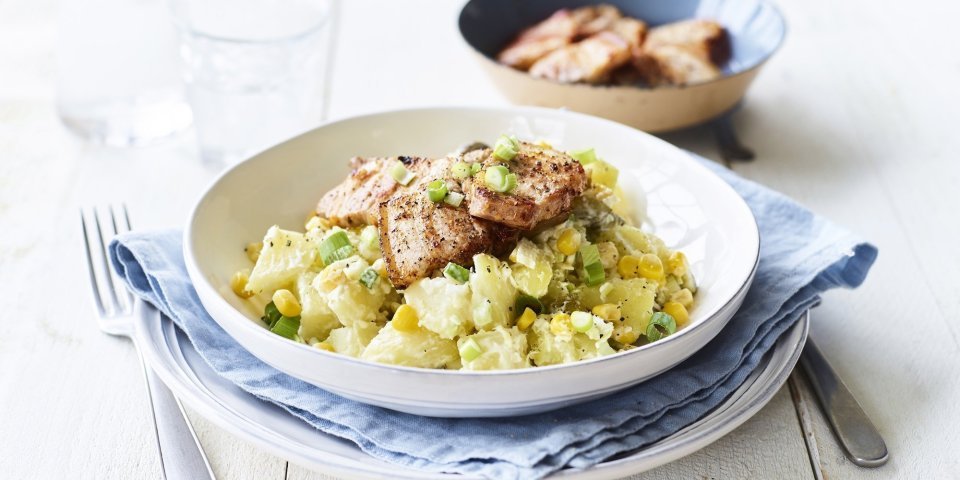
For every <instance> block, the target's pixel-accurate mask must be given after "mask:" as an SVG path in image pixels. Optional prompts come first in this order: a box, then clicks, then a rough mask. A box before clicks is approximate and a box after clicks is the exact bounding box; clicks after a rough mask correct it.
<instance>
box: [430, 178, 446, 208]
mask: <svg viewBox="0 0 960 480" xmlns="http://www.w3.org/2000/svg"><path fill="white" fill-rule="evenodd" d="M427 196H428V197H430V201H431V202H434V203H436V202H439V201H441V200H443V197H446V196H447V182H444V181H443V180H434V181H432V182H430V183H428V184H427Z"/></svg>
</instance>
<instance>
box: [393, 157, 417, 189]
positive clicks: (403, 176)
mask: <svg viewBox="0 0 960 480" xmlns="http://www.w3.org/2000/svg"><path fill="white" fill-rule="evenodd" d="M390 176H391V177H393V179H394V180H396V181H397V183H399V184H400V185H409V184H410V181H411V180H413V177H415V175H414V174H413V172H411V171H410V170H407V167H406V166H404V165H403V162H401V161H397V162H395V163H394V164H393V165H391V166H390Z"/></svg>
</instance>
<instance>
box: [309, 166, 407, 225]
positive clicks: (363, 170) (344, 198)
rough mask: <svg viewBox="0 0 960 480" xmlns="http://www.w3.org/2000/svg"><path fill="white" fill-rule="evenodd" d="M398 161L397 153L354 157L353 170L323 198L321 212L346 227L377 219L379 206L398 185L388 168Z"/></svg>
mask: <svg viewBox="0 0 960 480" xmlns="http://www.w3.org/2000/svg"><path fill="white" fill-rule="evenodd" d="M395 161H397V159H396V158H393V157H391V158H361V157H354V158H352V159H351V160H350V165H351V166H353V171H352V172H350V175H349V176H348V177H347V179H346V180H344V181H343V182H342V183H341V184H340V185H337V186H336V187H335V188H333V189H332V190H330V191H329V192H327V193H326V194H325V195H324V196H323V197H322V198H321V199H320V202H319V203H317V213H318V214H319V215H320V216H322V217H326V218H328V219H330V221H332V222H333V223H335V224H337V225H340V226H342V227H352V226H357V225H364V224H368V223H376V221H377V218H376V212H377V206H378V205H380V202H382V201H384V200H386V199H388V198H390V196H391V195H393V192H395V191H396V190H397V187H398V184H397V182H396V181H394V179H393V177H391V176H390V173H389V171H388V168H387V166H389V165H390V163H391V162H395Z"/></svg>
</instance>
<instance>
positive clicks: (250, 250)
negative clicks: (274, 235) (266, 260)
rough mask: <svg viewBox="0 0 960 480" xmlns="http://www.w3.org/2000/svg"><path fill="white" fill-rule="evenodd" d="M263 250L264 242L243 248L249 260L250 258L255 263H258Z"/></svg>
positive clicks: (249, 244) (250, 244)
mask: <svg viewBox="0 0 960 480" xmlns="http://www.w3.org/2000/svg"><path fill="white" fill-rule="evenodd" d="M261 250H263V242H253V243H248V244H247V246H246V247H243V251H244V252H245V253H246V254H247V258H249V259H250V261H251V262H253V263H257V260H259V259H260V251H261Z"/></svg>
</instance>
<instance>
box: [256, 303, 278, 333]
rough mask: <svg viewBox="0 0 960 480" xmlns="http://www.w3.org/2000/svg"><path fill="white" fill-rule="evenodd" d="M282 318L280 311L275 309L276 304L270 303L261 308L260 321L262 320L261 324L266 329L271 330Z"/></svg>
mask: <svg viewBox="0 0 960 480" xmlns="http://www.w3.org/2000/svg"><path fill="white" fill-rule="evenodd" d="M282 316H283V315H280V310H278V309H277V304H275V303H273V302H270V303H268V304H267V306H266V307H263V317H261V318H260V320H263V323H266V324H267V326H268V327H270V328H273V326H274V325H276V324H277V320H280V317H282Z"/></svg>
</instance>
